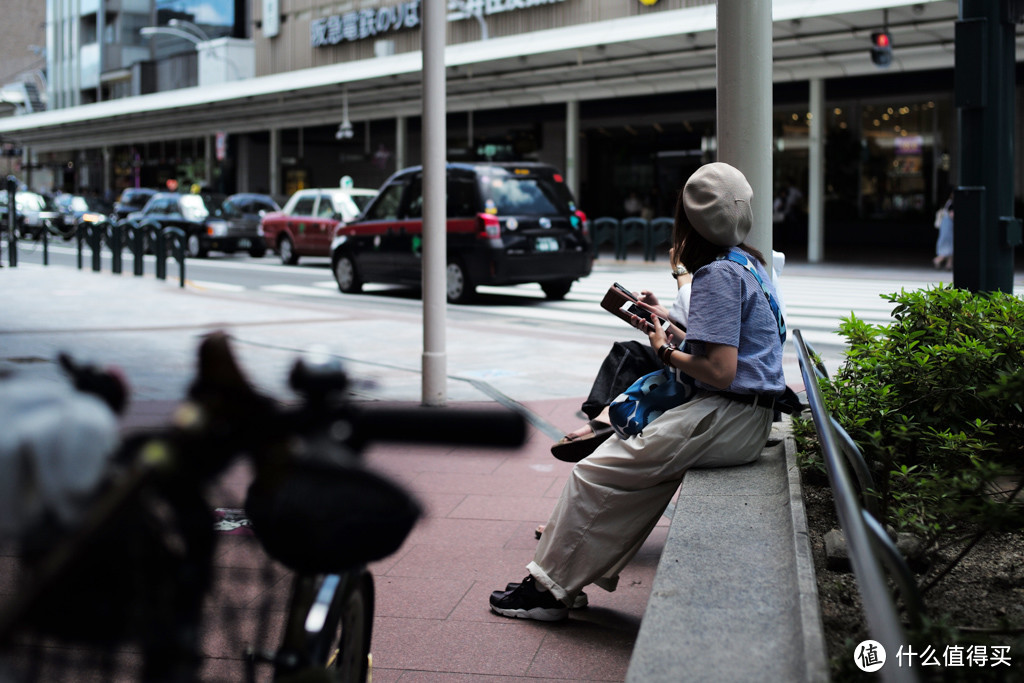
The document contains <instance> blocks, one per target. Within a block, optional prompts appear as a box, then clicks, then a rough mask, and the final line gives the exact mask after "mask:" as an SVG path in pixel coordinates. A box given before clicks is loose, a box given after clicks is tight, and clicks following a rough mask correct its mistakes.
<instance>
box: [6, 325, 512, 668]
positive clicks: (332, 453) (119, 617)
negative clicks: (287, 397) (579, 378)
mask: <svg viewBox="0 0 1024 683" xmlns="http://www.w3.org/2000/svg"><path fill="white" fill-rule="evenodd" d="M62 362H63V364H64V365H65V368H66V369H67V370H68V372H69V374H70V375H71V376H72V377H73V378H74V380H75V383H76V386H79V387H80V388H82V387H83V386H84V387H85V388H86V390H89V391H94V393H101V392H98V391H96V388H95V386H92V387H90V386H87V385H89V382H88V381H85V380H83V378H87V377H91V378H93V379H95V378H97V377H99V378H101V379H102V380H103V381H101V382H99V384H101V385H103V386H105V387H108V388H109V387H111V386H115V387H116V384H117V382H116V381H112V379H111V378H110V377H104V375H103V373H98V372H96V370H95V369H94V368H87V367H82V366H77V365H75V364H74V362H73V361H71V360H70V359H68V358H63V359H62ZM289 382H290V386H291V387H292V388H293V389H294V390H295V391H296V393H297V395H299V396H300V397H301V400H300V401H299V402H298V403H297V404H295V405H292V406H286V405H283V404H280V403H278V402H276V401H273V400H271V399H270V398H268V397H265V396H262V395H260V394H259V393H257V392H256V391H255V390H254V389H253V388H252V386H251V385H250V383H249V382H248V380H247V379H246V378H245V376H244V375H243V373H242V371H241V369H240V368H239V366H238V364H237V363H236V361H235V358H234V356H233V353H232V351H231V347H230V343H229V340H228V337H227V336H226V335H225V334H223V333H216V334H213V335H210V336H209V337H207V338H206V339H205V340H204V341H203V342H202V343H201V345H200V348H199V365H198V371H197V375H196V378H195V380H194V381H193V383H192V385H191V387H190V389H189V392H188V398H187V400H186V401H184V402H183V403H182V404H181V405H180V406H179V408H178V410H177V411H176V414H175V417H174V419H173V421H172V424H170V425H168V426H166V427H162V428H159V429H155V430H147V431H145V432H142V433H139V434H136V435H134V436H132V437H130V438H127V439H125V440H124V442H123V443H122V444H121V446H120V448H119V449H118V452H117V454H116V456H115V457H114V458H113V461H112V463H113V464H112V466H111V468H110V472H109V473H108V475H107V476H106V477H105V478H104V480H103V482H102V485H101V486H99V487H98V488H97V491H96V492H95V495H94V497H93V498H92V499H91V501H90V504H89V505H88V513H87V514H86V515H85V516H84V518H83V519H82V520H81V521H79V522H78V523H76V524H74V525H67V524H58V523H55V521H54V520H53V519H52V518H46V519H43V520H41V521H39V522H37V523H35V524H34V526H33V528H32V533H29V534H26V535H24V536H23V548H22V549H23V563H24V565H25V566H26V567H27V568H28V577H29V578H28V580H27V581H26V582H25V584H24V586H23V587H22V590H21V591H20V592H19V593H18V594H17V595H16V596H15V599H14V600H13V601H12V602H13V604H10V605H8V606H7V607H6V609H4V610H3V612H2V613H0V645H2V646H3V647H4V649H5V650H6V651H8V652H11V651H12V650H13V651H15V652H16V653H18V654H19V656H20V660H25V659H28V660H29V661H28V665H27V666H23V667H22V668H23V669H27V670H28V674H27V677H28V678H31V677H32V672H33V671H36V670H41V669H42V668H43V667H42V665H41V663H40V662H34V661H31V660H32V658H31V657H27V658H26V656H25V655H24V646H25V640H26V638H29V639H31V638H39V639H43V640H47V641H48V640H50V639H56V640H57V641H59V642H68V643H82V642H84V643H88V644H90V645H92V646H95V647H99V648H100V650H101V651H106V650H108V649H114V648H117V647H123V645H124V644H125V643H126V642H128V643H138V645H139V647H140V648H141V652H142V660H143V662H142V665H141V668H140V669H139V670H138V673H139V677H140V678H141V679H142V680H146V681H174V682H177V681H192V680H197V678H196V677H197V672H198V670H199V667H200V656H199V649H198V648H199V632H200V631H199V628H200V625H201V621H202V609H203V601H204V598H205V596H206V595H207V592H208V591H209V589H210V585H211V577H212V569H211V568H212V561H213V557H214V551H215V548H216V534H215V532H214V516H213V513H212V511H211V510H210V505H209V504H208V501H207V500H206V498H205V497H204V488H205V487H206V486H207V485H208V484H209V483H210V482H211V481H212V480H214V479H215V478H216V477H217V476H218V475H221V474H222V473H223V472H224V471H225V470H226V469H227V468H228V466H229V465H230V464H231V463H232V462H234V461H235V460H236V457H237V456H243V455H244V456H247V457H246V458H245V460H246V462H247V463H249V464H250V466H251V467H252V468H253V476H252V479H251V482H250V483H249V485H248V488H247V490H246V494H245V511H246V514H247V516H248V519H249V520H250V522H251V526H252V530H253V532H254V535H255V537H256V538H257V539H258V541H259V543H260V545H261V546H262V548H263V549H264V550H265V551H266V553H267V554H268V555H269V556H270V557H271V558H273V559H274V560H276V561H278V562H280V563H281V564H282V565H284V567H285V568H287V569H288V570H289V571H290V572H291V573H292V578H291V583H290V590H289V598H288V604H287V608H286V611H285V617H284V623H283V624H282V625H281V628H282V634H281V637H280V640H279V641H278V645H277V647H276V648H275V649H273V650H271V651H262V650H260V649H258V648H257V647H250V648H249V649H248V651H247V652H246V653H245V664H244V669H245V671H244V675H245V679H246V680H248V681H255V680H256V677H257V669H258V667H259V666H260V665H264V664H265V665H269V666H271V667H272V668H273V674H272V675H273V680H274V681H281V682H284V681H297V680H303V681H307V680H322V681H346V682H347V681H365V680H366V678H367V673H368V669H369V654H370V644H371V637H372V620H373V613H374V600H375V594H374V583H373V577H372V575H371V573H370V572H369V570H368V569H367V564H368V563H370V562H373V561H375V560H379V559H382V558H384V557H387V556H388V555H390V554H391V553H393V552H394V551H395V550H397V549H398V547H399V546H400V545H401V544H402V542H403V541H404V540H405V538H406V537H407V536H408V534H409V532H410V531H411V530H412V527H413V525H414V524H415V523H416V520H417V519H418V518H419V516H420V514H421V509H420V506H419V504H418V503H417V502H416V501H415V500H414V498H413V497H412V496H411V495H410V494H408V493H407V492H406V491H405V490H404V489H403V488H402V487H400V486H398V485H397V484H395V483H393V482H392V481H390V480H389V479H387V478H385V477H383V476H382V475H380V474H378V473H376V472H374V471H373V470H371V469H369V468H367V467H366V466H365V465H364V464H363V463H362V462H361V459H360V457H359V456H360V454H361V452H362V451H363V450H364V448H365V447H366V445H367V444H368V443H370V442H372V441H382V440H386V441H391V442H395V441H399V442H405V443H416V444H426V443H447V444H477V445H490V446H498V447H515V446H518V445H521V444H522V442H523V441H524V438H525V421H524V420H523V418H522V416H521V415H519V414H518V413H515V412H513V411H510V410H504V409H502V410H499V411H495V410H473V409H452V408H446V409H443V410H437V409H424V408H403V407H387V406H385V407H380V406H370V405H365V404H355V403H353V402H351V401H349V400H348V399H347V396H346V388H347V387H348V377H347V375H346V374H345V373H344V372H343V371H342V370H341V369H340V368H339V367H336V366H331V365H313V364H309V363H306V362H304V361H302V360H299V361H297V362H296V363H295V365H294V366H293V368H292V371H291V374H290V377H289ZM92 384H93V385H95V384H96V382H92ZM115 393H116V392H115ZM121 404H122V405H123V397H122V401H121ZM396 425H401V426H402V428H401V429H400V430H398V429H396ZM26 539H28V540H26ZM140 577H144V579H140ZM19 645H20V646H22V650H18V647H19ZM20 660H19V661H20ZM22 663H23V664H24V662H22ZM36 665H38V666H36ZM40 675H42V674H40ZM0 678H2V675H0ZM37 680H42V678H40V679H37Z"/></svg>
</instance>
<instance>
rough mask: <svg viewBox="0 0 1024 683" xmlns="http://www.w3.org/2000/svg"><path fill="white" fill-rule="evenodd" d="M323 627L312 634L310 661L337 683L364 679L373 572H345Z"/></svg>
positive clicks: (370, 632) (360, 682)
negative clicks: (330, 674)
mask: <svg viewBox="0 0 1024 683" xmlns="http://www.w3.org/2000/svg"><path fill="white" fill-rule="evenodd" d="M343 584H344V585H342V586H341V587H340V588H339V590H338V592H337V594H336V596H335V599H334V603H333V604H332V606H331V610H330V612H329V613H328V616H327V620H326V623H325V624H324V628H323V630H322V631H321V632H320V633H319V634H318V635H317V636H315V639H314V642H312V643H311V646H312V653H311V655H312V661H313V662H314V663H315V664H319V665H322V666H324V667H326V668H327V669H328V670H329V671H331V673H332V674H333V679H332V680H335V681H338V682H339V683H365V681H366V679H367V676H368V674H369V671H370V641H371V637H372V635H373V611H374V587H373V575H372V574H370V572H369V571H367V570H366V569H359V570H355V571H352V572H350V573H348V574H346V575H344V581H343Z"/></svg>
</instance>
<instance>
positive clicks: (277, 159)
mask: <svg viewBox="0 0 1024 683" xmlns="http://www.w3.org/2000/svg"><path fill="white" fill-rule="evenodd" d="M280 193H281V129H280V128H271V129H270V191H269V192H268V193H267V194H270V195H272V196H277V195H278V194H280Z"/></svg>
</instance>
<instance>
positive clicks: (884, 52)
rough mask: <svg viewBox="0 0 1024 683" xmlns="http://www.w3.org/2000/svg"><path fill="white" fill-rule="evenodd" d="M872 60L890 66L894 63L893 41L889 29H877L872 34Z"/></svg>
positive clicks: (879, 64) (877, 63) (880, 64)
mask: <svg viewBox="0 0 1024 683" xmlns="http://www.w3.org/2000/svg"><path fill="white" fill-rule="evenodd" d="M871 61H872V62H874V63H875V64H876V65H878V66H889V64H891V63H892V41H891V40H890V39H889V32H888V31H875V32H874V33H872V34H871Z"/></svg>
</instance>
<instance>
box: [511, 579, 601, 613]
mask: <svg viewBox="0 0 1024 683" xmlns="http://www.w3.org/2000/svg"><path fill="white" fill-rule="evenodd" d="M516 588H519V584H518V583H510V584H508V585H506V586H505V592H506V593H508V592H509V591H514V590H515V589H516ZM589 604H590V598H588V597H587V594H586V593H583V592H580V593H578V594H577V595H576V597H575V598H574V599H573V601H572V607H570V608H569V609H583V608H584V607H586V606H587V605H589Z"/></svg>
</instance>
